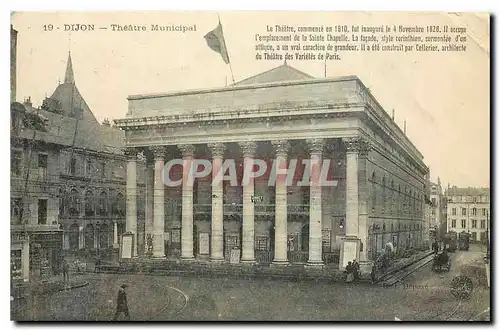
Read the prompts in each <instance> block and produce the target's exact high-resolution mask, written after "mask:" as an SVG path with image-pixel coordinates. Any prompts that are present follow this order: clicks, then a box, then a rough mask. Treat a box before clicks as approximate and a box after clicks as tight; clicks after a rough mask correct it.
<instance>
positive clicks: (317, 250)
mask: <svg viewBox="0 0 500 331" xmlns="http://www.w3.org/2000/svg"><path fill="white" fill-rule="evenodd" d="M306 142H307V145H308V146H309V151H310V155H311V181H310V184H309V185H310V187H309V189H310V196H309V199H310V202H309V260H308V261H307V265H309V266H322V265H323V264H324V263H323V238H322V232H321V230H322V216H323V209H322V195H321V191H322V188H323V186H322V183H321V176H320V175H321V166H322V160H323V147H324V145H325V142H324V140H323V139H308V140H307V141H306Z"/></svg>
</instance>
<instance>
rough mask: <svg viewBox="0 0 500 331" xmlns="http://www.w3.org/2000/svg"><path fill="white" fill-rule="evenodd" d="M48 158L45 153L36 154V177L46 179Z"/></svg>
mask: <svg viewBox="0 0 500 331" xmlns="http://www.w3.org/2000/svg"><path fill="white" fill-rule="evenodd" d="M48 158H49V157H48V155H47V154H38V178H39V179H40V180H45V179H47V163H48Z"/></svg>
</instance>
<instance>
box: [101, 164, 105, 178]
mask: <svg viewBox="0 0 500 331" xmlns="http://www.w3.org/2000/svg"><path fill="white" fill-rule="evenodd" d="M101 178H106V163H104V162H101Z"/></svg>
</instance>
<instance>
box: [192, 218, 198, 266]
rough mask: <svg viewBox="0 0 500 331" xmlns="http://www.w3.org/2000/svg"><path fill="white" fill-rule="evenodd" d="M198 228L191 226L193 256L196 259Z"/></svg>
mask: <svg viewBox="0 0 500 331" xmlns="http://www.w3.org/2000/svg"><path fill="white" fill-rule="evenodd" d="M198 252H199V250H198V227H197V226H196V225H194V224H193V255H194V257H195V258H196V255H198Z"/></svg>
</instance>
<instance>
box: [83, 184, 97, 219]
mask: <svg viewBox="0 0 500 331" xmlns="http://www.w3.org/2000/svg"><path fill="white" fill-rule="evenodd" d="M85 216H95V202H94V193H92V191H90V190H88V191H87V192H85Z"/></svg>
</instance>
